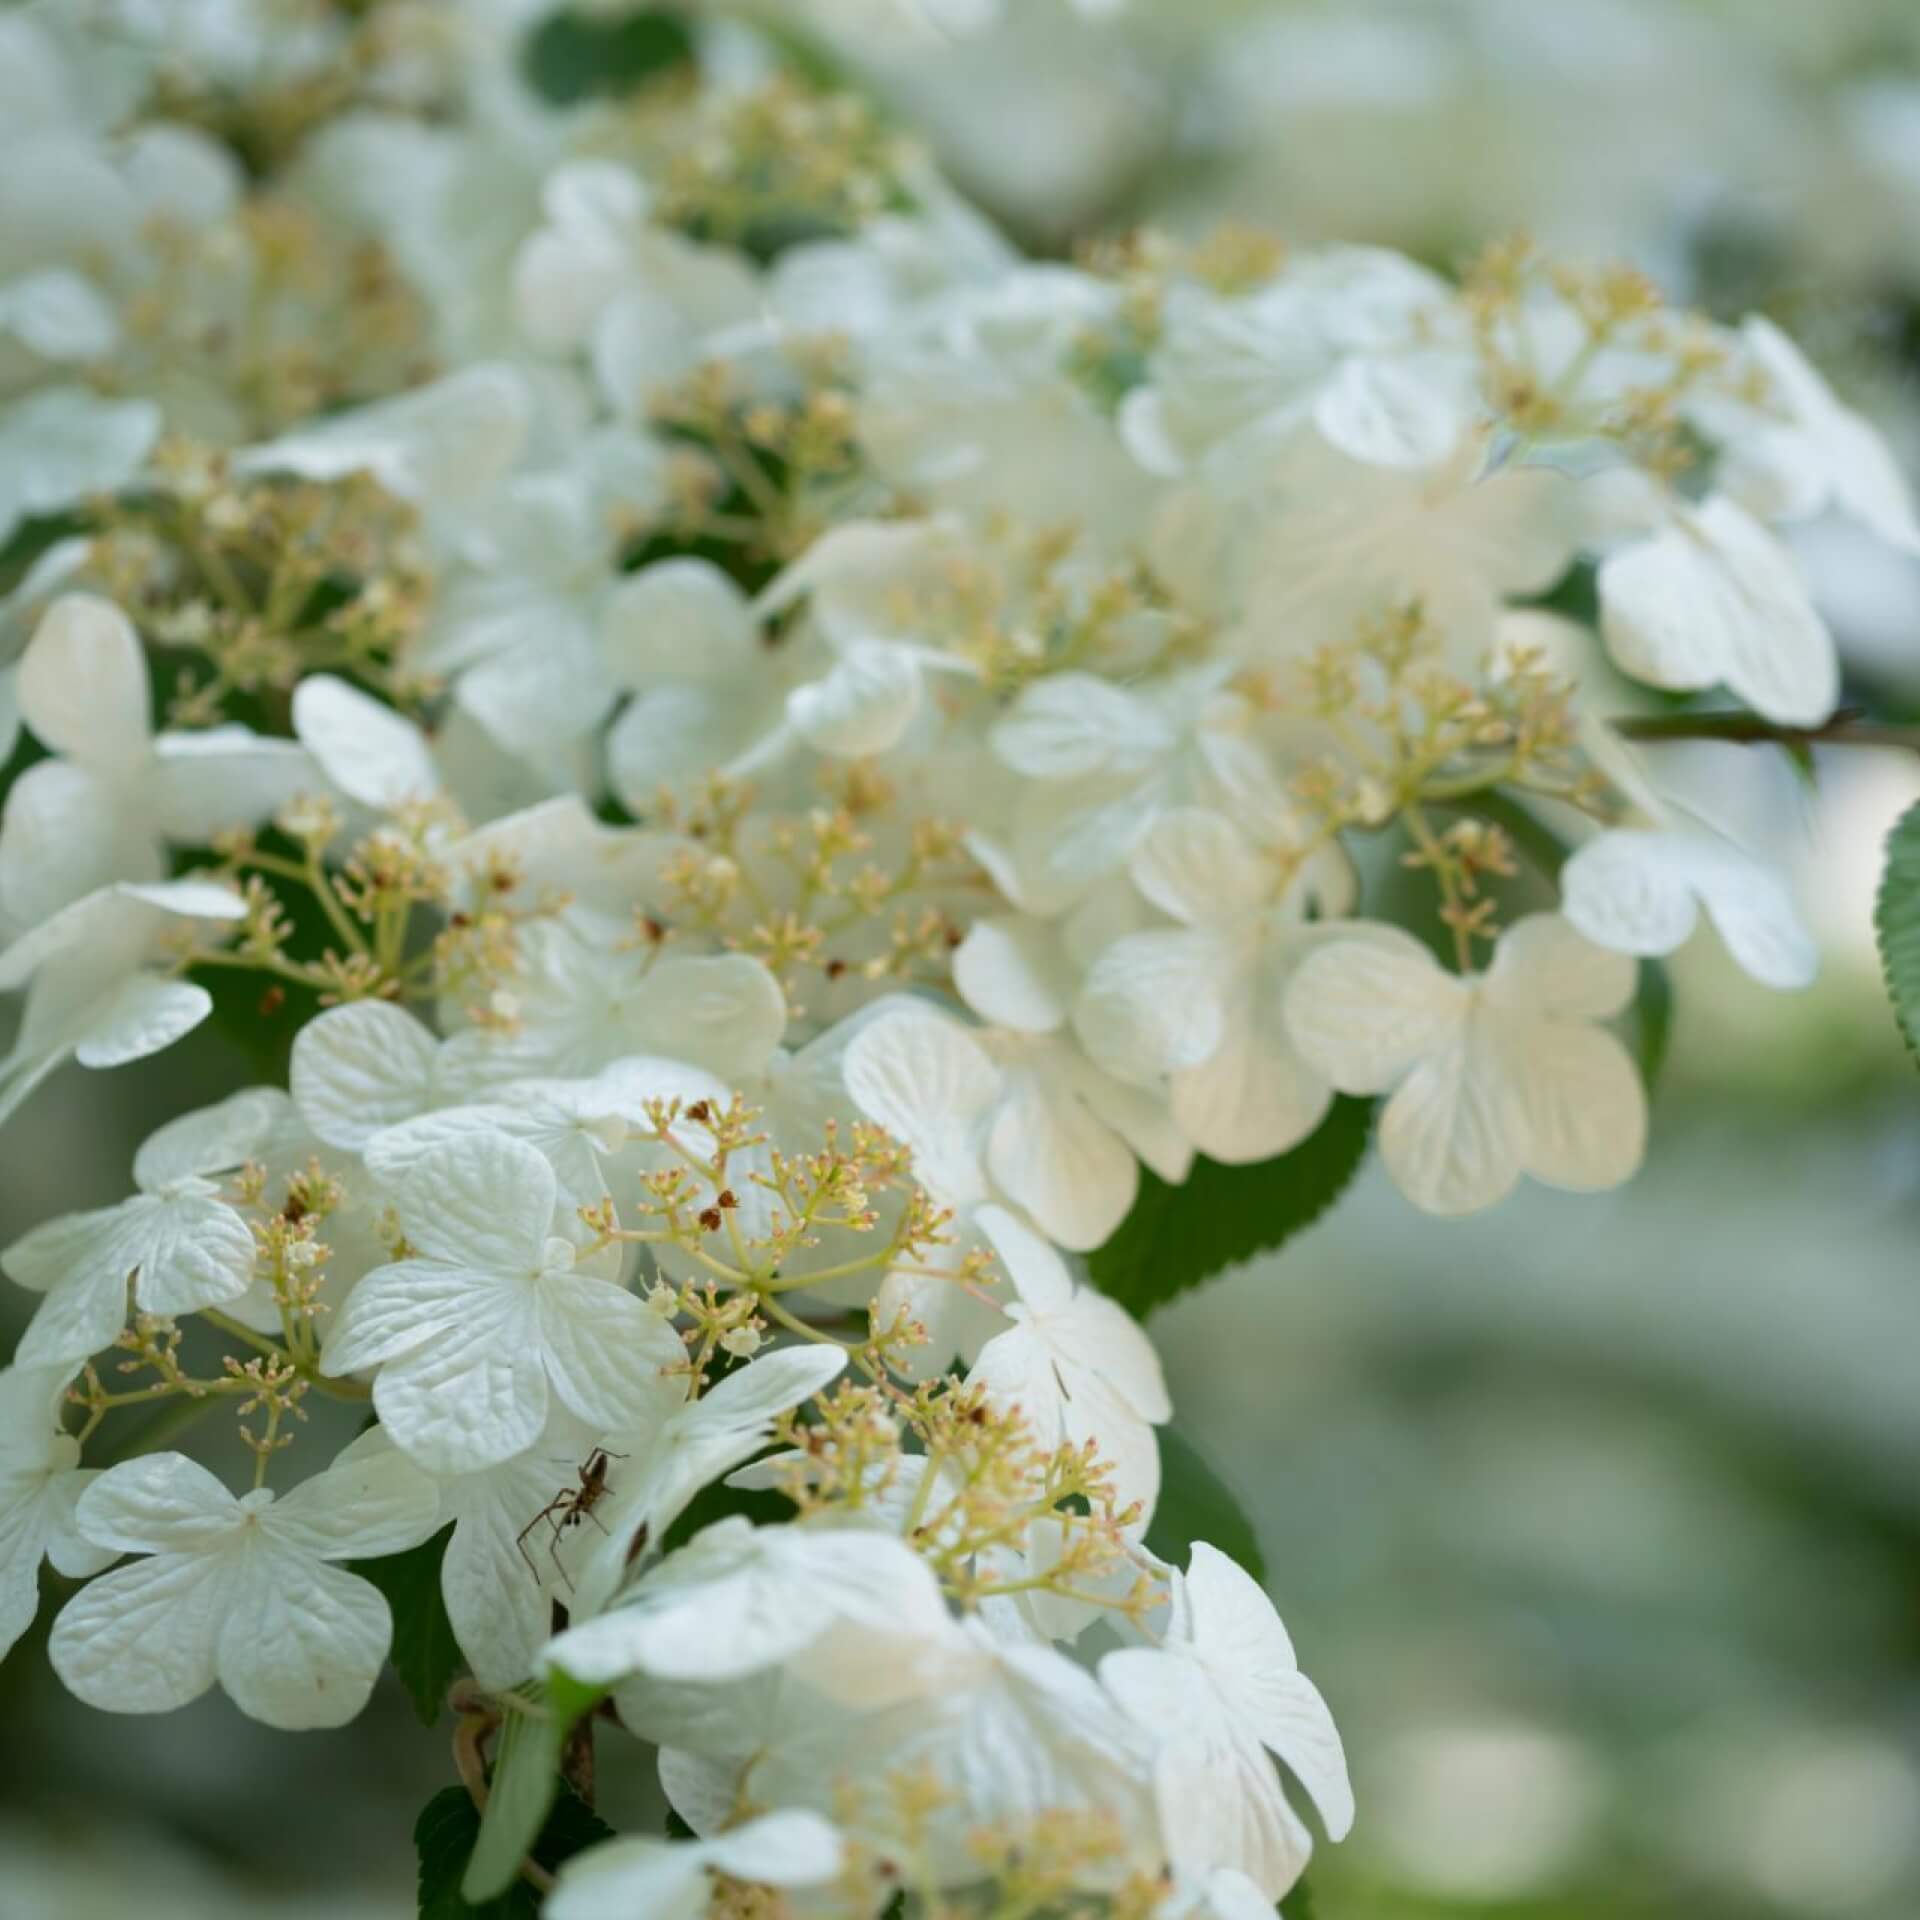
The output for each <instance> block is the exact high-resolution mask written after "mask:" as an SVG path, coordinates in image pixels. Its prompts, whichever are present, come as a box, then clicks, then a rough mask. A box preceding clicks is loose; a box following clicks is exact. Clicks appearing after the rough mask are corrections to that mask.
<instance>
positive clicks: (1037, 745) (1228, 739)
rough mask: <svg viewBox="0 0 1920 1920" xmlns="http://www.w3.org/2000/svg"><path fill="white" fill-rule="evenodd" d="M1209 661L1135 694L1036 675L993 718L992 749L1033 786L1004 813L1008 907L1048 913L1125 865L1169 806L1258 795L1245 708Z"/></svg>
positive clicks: (1088, 681)
mask: <svg viewBox="0 0 1920 1920" xmlns="http://www.w3.org/2000/svg"><path fill="white" fill-rule="evenodd" d="M1224 679H1225V675H1224V674H1223V673H1222V672H1221V670H1220V669H1219V668H1218V667H1208V668H1196V669H1194V670H1192V671H1189V672H1184V673H1179V674H1175V675H1173V676H1172V677H1171V678H1169V679H1167V680H1164V681H1160V682H1157V683H1150V684H1149V685H1147V686H1145V687H1142V688H1139V689H1135V688H1131V687H1121V686H1116V685H1114V684H1113V683H1112V682H1110V681H1107V680H1102V679H1100V678H1099V677H1098V676H1097V675H1095V674H1090V673H1080V672H1069V673H1053V674H1048V675H1047V676H1046V677H1045V678H1044V679H1042V680H1036V681H1035V682H1034V683H1033V684H1032V685H1031V686H1030V687H1028V688H1027V689H1026V691H1025V692H1024V693H1022V694H1021V696H1020V697H1019V699H1018V700H1016V701H1015V702H1014V703H1013V705H1012V706H1011V707H1010V708H1009V709H1008V710H1007V712H1006V714H1005V715H1004V716H1003V717H1002V718H1001V719H1000V720H999V721H998V722H996V723H995V725H994V727H993V730H992V733H991V736H990V738H991V740H992V743H993V750H994V752H995V754H996V755H997V756H998V757H999V758H1000V759H1001V760H1002V761H1004V762H1005V764H1006V765H1007V766H1009V767H1011V768H1012V769H1013V770H1014V771H1015V772H1016V773H1020V774H1024V775H1025V776H1026V777H1027V779H1028V780H1030V781H1032V782H1034V783H1035V784H1034V785H1033V786H1032V787H1031V788H1030V789H1029V790H1028V791H1026V792H1025V793H1023V794H1022V795H1021V798H1020V801H1019V805H1018V811H1017V813H1016V815H1015V821H1014V833H1013V845H1012V849H1011V853H1012V861H1013V869H1012V872H1013V877H1014V879H1015V887H1016V888H1017V893H1016V898H1017V899H1018V902H1019V904H1021V905H1024V906H1027V907H1029V908H1030V909H1031V910H1033V911H1035V912H1040V913H1045V912H1050V911H1053V910H1055V909H1057V908H1059V907H1061V906H1063V905H1066V904H1068V903H1069V902H1071V901H1073V900H1075V899H1077V898H1079V897H1080V896H1081V895H1082V894H1084V893H1085V891H1086V888H1087V886H1088V885H1089V884H1090V883H1091V882H1092V881H1093V880H1095V879H1097V878H1098V877H1099V876H1100V875H1101V874H1103V873H1111V872H1112V871H1113V870H1114V869H1115V868H1117V867H1120V866H1123V865H1124V864H1125V863H1126V860H1127V857H1128V855H1130V854H1131V853H1132V851H1133V849H1134V848H1135V847H1136V846H1137V845H1138V844H1139V842H1140V839H1141V836H1142V835H1143V834H1145V833H1146V831H1147V829H1148V828H1149V827H1151V826H1152V824H1153V822H1154V821H1155V820H1156V819H1157V818H1158V817H1159V816H1160V815H1161V814H1162V813H1163V812H1165V811H1166V810H1167V809H1168V808H1169V807H1176V806H1187V805H1206V804H1216V805H1233V804H1235V803H1236V802H1241V801H1255V800H1257V801H1261V802H1270V800H1271V799H1272V798H1275V797H1277V796H1276V795H1275V794H1274V781H1273V778H1272V775H1271V773H1270V772H1269V771H1268V770H1267V768H1266V767H1265V765H1264V764H1263V762H1262V760H1261V758H1260V756H1259V754H1258V753H1257V751H1255V750H1254V749H1253V748H1252V747H1251V745H1250V743H1249V742H1248V741H1247V740H1246V738H1245V732H1246V727H1247V722H1248V711H1247V707H1246V703H1245V702H1244V701H1242V700H1241V699H1240V698H1239V697H1238V696H1237V695H1235V694H1232V693H1229V692H1227V691H1225V690H1224V688H1223V684H1222V683H1223V681H1224Z"/></svg>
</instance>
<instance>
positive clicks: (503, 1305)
mask: <svg viewBox="0 0 1920 1920" xmlns="http://www.w3.org/2000/svg"><path fill="white" fill-rule="evenodd" d="M389 1271H390V1270H389ZM365 1285H366V1282H365V1281H362V1282H361V1287H362V1288H364V1287H365ZM516 1307H517V1302H511V1303H510V1302H509V1301H508V1300H503V1299H501V1298H499V1297H498V1296H496V1295H482V1296H481V1297H480V1298H479V1299H477V1300H476V1301H475V1302H474V1311H473V1312H472V1314H471V1315H470V1317H469V1318H468V1319H467V1320H465V1321H463V1322H461V1323H459V1324H458V1325H456V1326H454V1327H452V1328H450V1329H449V1330H447V1331H446V1332H445V1333H443V1334H441V1335H440V1336H439V1337H438V1338H436V1339H434V1340H432V1341H430V1342H428V1343H427V1344H426V1345H424V1346H420V1347H416V1348H415V1349H414V1350H413V1351H412V1352H410V1353H407V1354H403V1355H402V1356H401V1357H400V1358H399V1359H397V1360H389V1361H388V1362H387V1363H386V1364H385V1365H384V1366H383V1367H381V1369H380V1371H379V1373H378V1374H376V1375H375V1376H374V1382H373V1404H374V1407H375V1409H376V1410H377V1411H378V1413H379V1415H380V1423H381V1425H382V1426H384V1427H385V1428H386V1429H387V1431H388V1432H389V1433H391V1434H392V1435H393V1437H394V1440H395V1441H396V1442H397V1443H398V1444H399V1445H400V1446H401V1447H403V1448H405V1450H406V1451H407V1452H408V1453H409V1454H410V1455H411V1456H412V1457H413V1458H414V1459H415V1460H416V1461H418V1462H419V1464H420V1465H421V1466H423V1467H424V1468H425V1469H426V1470H427V1471H428V1472H429V1473H433V1474H447V1473H475V1472H478V1471H479V1470H480V1469H481V1468H483V1467H490V1466H496V1465H498V1464H499V1462H501V1461H502V1460H511V1459H512V1458H513V1456H514V1455H515V1454H516V1453H523V1452H525V1450H526V1449H527V1448H528V1447H530V1446H532V1445H533V1443H534V1441H535V1440H537V1439H538V1438H539V1437H540V1430H541V1428H542V1427H544V1426H545V1425H546V1423H547V1406H548V1399H549V1389H548V1385H547V1374H546V1368H545V1365H544V1364H543V1360H542V1356H541V1353H540V1349H539V1346H538V1345H537V1343H536V1340H535V1332H536V1329H535V1325H534V1322H533V1317H532V1315H531V1314H530V1313H526V1312H523V1311H517V1310H516ZM329 1344H331V1343H329ZM322 1364H323V1365H324V1364H326V1362H325V1361H324V1360H323V1363H322Z"/></svg>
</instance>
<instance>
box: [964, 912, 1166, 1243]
mask: <svg viewBox="0 0 1920 1920" xmlns="http://www.w3.org/2000/svg"><path fill="white" fill-rule="evenodd" d="M1098 904H1100V903H1099V901H1098V897H1097V896H1096V897H1095V898H1094V899H1093V900H1091V901H1090V902H1089V905H1098ZM1078 917H1079V916H1075V918H1078ZM1074 936H1075V928H1074V924H1073V922H1072V921H1071V920H1070V921H1069V922H1067V923H1065V924H1064V925H1061V926H1056V925H1055V924H1051V923H1048V922H1046V921H1041V920H1035V919H1030V918H1026V917H1024V916H1014V915H995V916H990V917H987V918H984V919H980V920H976V921H975V922H974V923H973V926H972V927H971V929H969V931H968V933H967V937H966V939H965V940H964V941H962V942H961V944H960V946H959V948H958V950H957V951H956V952H955V954H954V956H953V977H954V985H955V986H956V987H958V988H959V990H960V994H961V997H962V998H963V999H964V1000H965V1001H966V1003H967V1005H968V1006H970V1007H971V1008H972V1009H973V1010H974V1012H975V1013H977V1014H978V1015H979V1016H980V1017H981V1018H982V1019H983V1020H987V1021H991V1022H993V1023H995V1024H994V1025H993V1026H991V1027H989V1028H987V1029H985V1030H984V1031H983V1032H981V1033H980V1034H979V1035H978V1039H979V1042H980V1044H981V1046H982V1047H984V1048H985V1050H986V1051H987V1053H988V1054H989V1055H990V1056H991V1057H992V1059H993V1060H994V1061H995V1062H996V1064H997V1065H998V1066H999V1068H1000V1073H1001V1090H1000V1097H999V1101H998V1104H997V1107H996V1109H995V1112H994V1115H993V1120H992V1123H991V1126H990V1128H989V1131H988V1135H987V1145H986V1155H987V1166H988V1168H989V1170H990V1171H991V1173H992V1174H993V1177H994V1179H995V1181H996V1182H997V1184H998V1185H999V1187H1000V1189H1001V1191H1002V1192H1004V1193H1005V1194H1007V1195H1008V1196H1009V1197H1010V1198H1011V1199H1013V1200H1014V1201H1016V1202H1018V1204H1019V1205H1021V1206H1022V1207H1024V1208H1025V1209H1026V1210H1027V1211H1028V1212H1029V1213H1030V1214H1032V1216H1033V1217H1034V1219H1035V1220H1037V1221H1038V1222H1039V1223H1040V1225H1041V1227H1042V1228H1043V1229H1045V1231H1046V1233H1047V1234H1048V1235H1049V1237H1050V1238H1052V1239H1053V1240H1055V1241H1056V1242H1058V1243H1059V1244H1060V1245H1061V1246H1063V1247H1071V1248H1073V1249H1075V1250H1076V1251H1080V1252H1085V1251H1088V1250H1090V1249H1092V1248H1094V1247H1098V1246H1103V1245H1105V1243H1106V1242H1107V1241H1108V1240H1109V1239H1110V1238H1111V1237H1112V1235H1113V1232H1114V1230H1115V1228H1117V1227H1118V1226H1119V1224H1120V1222H1121V1221H1122V1220H1124V1219H1125V1218H1126V1217H1127V1214H1128V1213H1129V1212H1130V1211H1131V1209H1132V1207H1133V1202H1134V1198H1135V1196H1136V1194H1137V1193H1138V1192H1139V1186H1140V1169H1139V1165H1138V1163H1137V1162H1136V1160H1135V1158H1134V1156H1135V1154H1138V1155H1139V1157H1140V1159H1142V1160H1144V1161H1146V1162H1147V1164H1148V1165H1149V1166H1151V1167H1152V1168H1153V1170H1154V1171H1155V1172H1156V1173H1157V1174H1159V1175H1160V1177H1161V1178H1162V1179H1164V1180H1172V1181H1179V1180H1183V1179H1185V1178H1186V1175H1187V1170H1188V1168H1189V1167H1190V1166H1191V1165H1192V1163H1193V1149H1192V1147H1191V1145H1190V1144H1189V1143H1188V1141H1187V1139H1186V1138H1185V1137H1184V1136H1183V1134H1182V1132H1181V1130H1180V1128H1179V1127H1178V1126H1177V1125H1176V1124H1175V1120H1174V1117H1173V1116H1172V1115H1170V1114H1169V1113H1168V1111H1167V1105H1166V1102H1165V1100H1164V1099H1163V1098H1162V1097H1161V1096H1160V1095H1159V1094H1158V1093H1157V1092H1147V1091H1143V1090H1142V1089H1141V1088H1140V1087H1138V1086H1127V1085H1124V1084H1122V1082H1120V1081H1119V1080H1116V1079H1115V1078H1114V1077H1113V1076H1112V1075H1111V1074H1109V1073H1106V1072H1103V1071H1102V1069H1101V1068H1100V1067H1099V1066H1096V1065H1095V1064H1094V1063H1093V1061H1091V1060H1090V1059H1088V1057H1087V1055H1086V1053H1085V1051H1083V1049H1082V1048H1081V1046H1080V1044H1079V1041H1078V1039H1077V1038H1076V1037H1075V1035H1074V1034H1073V1032H1072V1031H1071V1030H1070V1029H1067V1015H1068V1012H1069V1010H1070V1009H1071V1007H1072V1006H1073V1004H1074V998H1075V990H1076V988H1077V986H1078V980H1079V967H1078V965H1077V963H1076V959H1075V955H1074V951H1073V949H1074V946H1075V938H1074Z"/></svg>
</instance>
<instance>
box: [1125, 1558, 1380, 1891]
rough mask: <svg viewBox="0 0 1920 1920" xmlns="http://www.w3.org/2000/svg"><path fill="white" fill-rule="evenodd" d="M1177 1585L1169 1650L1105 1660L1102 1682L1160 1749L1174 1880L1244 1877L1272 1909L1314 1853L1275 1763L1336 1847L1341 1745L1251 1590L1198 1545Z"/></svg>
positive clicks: (1231, 1567) (1344, 1800)
mask: <svg viewBox="0 0 1920 1920" xmlns="http://www.w3.org/2000/svg"><path fill="white" fill-rule="evenodd" d="M1171 1578H1172V1581H1173V1597H1172V1609H1171V1614H1170V1617H1169V1620H1168V1624H1167V1630H1166V1633H1165V1635H1164V1637H1163V1638H1162V1641H1161V1644H1160V1645H1159V1646H1158V1647H1156V1648H1147V1647H1140V1648H1131V1647H1129V1648H1123V1649H1121V1650H1120V1651H1119V1652H1117V1653H1110V1654H1108V1655H1107V1656H1106V1658H1105V1659H1104V1660H1102V1661H1101V1663H1100V1679H1101V1682H1102V1684H1103V1685H1104V1686H1105V1687H1106V1688H1107V1690H1108V1691H1109V1692H1110V1693H1112V1694H1113V1696H1114V1697H1115V1698H1116V1699H1117V1700H1118V1701H1119V1702H1120V1704H1121V1706H1122V1707H1123V1708H1124V1709H1125V1710H1126V1712H1127V1713H1128V1715H1129V1716H1130V1717H1131V1718H1132V1719H1133V1720H1134V1721H1135V1722H1136V1723H1137V1724H1138V1725H1139V1726H1140V1727H1141V1728H1143V1729H1144V1730H1145V1731H1146V1732H1147V1733H1148V1734H1150V1735H1151V1736H1152V1737H1153V1738H1154V1740H1155V1742H1156V1743H1157V1747H1158V1751H1157V1754H1156V1757H1155V1762H1154V1769H1153V1779H1154V1796H1155V1799H1156V1800H1157V1802H1158V1804H1159V1812H1160V1827H1161V1835H1162V1838H1163V1840H1164V1842H1165V1844H1166V1847H1167V1853H1168V1857H1169V1859H1170V1860H1171V1862H1172V1864H1173V1867H1174V1870H1175V1872H1176V1873H1177V1874H1180V1875H1183V1876H1191V1877H1193V1878H1204V1877H1205V1876H1208V1875H1210V1874H1211V1873H1213V1871H1214V1870H1215V1869H1217V1868H1221V1867H1232V1868H1236V1869H1238V1870H1239V1871H1240V1872H1242V1873H1244V1874H1246V1875H1247V1876H1248V1877H1249V1878H1250V1879H1252V1880H1253V1881H1254V1882H1255V1883H1256V1884H1257V1885H1258V1886H1259V1888H1260V1890H1261V1892H1262V1893H1263V1894H1265V1896H1266V1897H1267V1899H1268V1900H1270V1901H1271V1900H1276V1899H1278V1898H1279V1897H1280V1896H1281V1895H1282V1894H1284V1893H1285V1892H1286V1890H1287V1889H1288V1888H1289V1887H1290V1886H1292V1885H1293V1883H1294V1882H1295V1881H1296V1880H1297V1879H1298V1878H1299V1877H1300V1874H1301V1871H1302V1869H1303V1868H1304V1867H1305V1866H1306V1863H1307V1856H1308V1853H1309V1852H1310V1851H1311V1847H1312V1842H1311V1841H1310V1840H1309V1838H1308V1835H1307V1831H1306V1828H1305V1827H1304V1826H1302V1824H1301V1822H1300V1820H1299V1817H1298V1816H1297V1815H1296V1814H1295V1813H1294V1812H1293V1810H1292V1808H1291V1807H1289V1806H1288V1805H1287V1801H1286V1796H1285V1794H1284V1793H1283V1792H1282V1791H1281V1787H1280V1781H1279V1779H1278V1777H1277V1776H1276V1774H1275V1773H1274V1770H1273V1762H1272V1761H1271V1760H1269V1759H1268V1758H1267V1755H1268V1753H1269V1752H1271V1753H1272V1754H1274V1755H1276V1756H1277V1757H1278V1758H1279V1759H1281V1760H1283V1761H1285V1762H1286V1764H1287V1766H1288V1767H1289V1768H1291V1769H1292V1771H1293V1772H1294V1774H1295V1775H1296V1776H1297V1777H1298V1778H1299V1780H1300V1782H1301V1784H1302V1785H1303V1786H1304V1787H1305V1788H1306V1790H1307V1792H1308V1793H1309V1794H1310V1795H1312V1797H1313V1802H1314V1804H1315V1806H1317V1807H1318V1808H1319V1809H1320V1815H1321V1818H1322V1819H1323V1820H1324V1821H1325V1822H1326V1827H1327V1832H1328V1834H1329V1835H1330V1836H1331V1837H1332V1838H1333V1839H1335V1840H1339V1839H1342V1838H1344V1836H1345V1835H1346V1832H1347V1830H1348V1828H1349V1827H1351V1826H1352V1824H1353V1789H1352V1788H1351V1786H1350V1785H1349V1784H1348V1781H1347V1763H1346V1756H1345V1754H1344V1752H1343V1751H1342V1749H1341V1745H1340V1735H1339V1732H1338V1731H1337V1729H1336V1728H1335V1727H1334V1724H1333V1717H1332V1715H1331V1714H1329V1713H1328V1711H1327V1704H1326V1702H1325V1701H1324V1700H1323V1699H1321V1697H1320V1694H1319V1690H1318V1689H1317V1688H1316V1687H1315V1686H1314V1685H1313V1683H1312V1682H1311V1681H1310V1680H1308V1679H1307V1677H1306V1676H1305V1675H1304V1674H1303V1673H1302V1672H1301V1671H1300V1667H1299V1662H1298V1661H1297V1660H1296V1658H1295V1657H1294V1651H1293V1643H1292V1642H1291V1641H1290V1640H1289V1639H1288V1638H1287V1632H1286V1629H1285V1628H1284V1627H1283V1626H1282V1625H1281V1624H1280V1619H1279V1616H1278V1615H1277V1614H1276V1613H1275V1612H1274V1610H1273V1603H1272V1601H1270V1600H1269V1599H1268V1598H1267V1596H1266V1595H1265V1594H1264V1593H1263V1592H1262V1591H1261V1590H1260V1586H1259V1584H1258V1582H1257V1581H1255V1580H1254V1579H1253V1578H1252V1577H1251V1576H1250V1575H1249V1574H1247V1573H1246V1572H1244V1571H1243V1570H1242V1569H1241V1568H1240V1567H1238V1566H1236V1565H1235V1564H1234V1562H1233V1561H1231V1560H1229V1559H1228V1558H1227V1556H1226V1555H1225V1554H1223V1553H1221V1552H1219V1551H1218V1550H1217V1549H1216V1548H1213V1547H1210V1546H1207V1545H1205V1544H1204V1543H1202V1542H1196V1543H1195V1545H1194V1548H1193V1553H1192V1557H1191V1559H1190V1561H1189V1563H1188V1568H1187V1573H1186V1577H1185V1578H1184V1579H1182V1578H1181V1577H1180V1576H1179V1575H1178V1574H1173V1575H1171Z"/></svg>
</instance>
